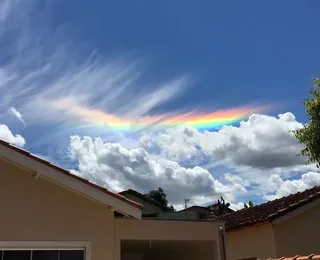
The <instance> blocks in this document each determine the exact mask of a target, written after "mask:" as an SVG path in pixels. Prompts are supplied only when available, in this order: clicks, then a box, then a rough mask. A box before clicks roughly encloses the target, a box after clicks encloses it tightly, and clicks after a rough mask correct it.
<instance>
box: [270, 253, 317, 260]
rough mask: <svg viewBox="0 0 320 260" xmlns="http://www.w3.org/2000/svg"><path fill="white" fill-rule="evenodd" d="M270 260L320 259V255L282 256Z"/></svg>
mask: <svg viewBox="0 0 320 260" xmlns="http://www.w3.org/2000/svg"><path fill="white" fill-rule="evenodd" d="M268 260H320V255H315V254H310V255H308V256H299V255H296V256H294V257H284V256H283V257H281V258H269V259H268Z"/></svg>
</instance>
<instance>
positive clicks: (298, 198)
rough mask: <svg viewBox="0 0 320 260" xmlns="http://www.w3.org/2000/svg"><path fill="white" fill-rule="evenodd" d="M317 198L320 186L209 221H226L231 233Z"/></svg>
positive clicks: (270, 218)
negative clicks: (233, 230)
mask: <svg viewBox="0 0 320 260" xmlns="http://www.w3.org/2000/svg"><path fill="white" fill-rule="evenodd" d="M317 198H320V186H316V187H314V188H311V189H308V190H305V191H303V192H298V193H295V194H291V195H289V196H287V197H283V198H280V199H276V200H272V201H268V202H266V203H263V204H260V205H257V206H254V207H252V208H247V209H242V210H238V211H235V212H233V213H229V214H226V215H224V216H222V217H216V216H211V217H209V219H216V220H217V219H220V220H224V221H225V222H226V230H227V231H229V230H232V229H237V228H241V227H245V226H251V225H255V224H258V223H262V222H264V221H267V220H269V221H272V220H274V219H276V218H278V217H281V216H283V215H285V214H287V213H288V212H290V211H292V210H294V209H297V208H299V207H301V206H303V205H305V204H307V203H309V202H312V201H314V200H315V199H317Z"/></svg>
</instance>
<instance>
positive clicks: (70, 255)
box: [0, 241, 91, 260]
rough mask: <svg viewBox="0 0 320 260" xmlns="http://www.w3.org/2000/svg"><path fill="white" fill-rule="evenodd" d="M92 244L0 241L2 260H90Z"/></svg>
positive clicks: (0, 256)
mask: <svg viewBox="0 0 320 260" xmlns="http://www.w3.org/2000/svg"><path fill="white" fill-rule="evenodd" d="M90 252H91V243H90V242H71V241H70V242H58V241H53V242H49V241H48V242H47V241H38V242H34V241H30V242H28V241H0V260H90Z"/></svg>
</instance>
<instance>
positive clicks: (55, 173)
mask: <svg viewBox="0 0 320 260" xmlns="http://www.w3.org/2000/svg"><path fill="white" fill-rule="evenodd" d="M1 158H2V159H6V161H9V162H10V163H14V164H16V165H18V166H20V167H22V168H25V169H31V170H33V171H34V172H35V173H36V174H38V175H39V176H42V175H43V176H44V177H46V178H48V179H51V180H53V181H55V182H56V183H58V184H61V185H63V186H66V185H64V184H67V185H68V184H69V186H70V187H68V188H71V189H72V190H74V191H77V192H79V193H80V194H82V195H86V196H87V197H90V194H92V196H93V195H95V197H94V198H91V199H94V200H98V201H100V202H103V203H105V204H107V203H106V202H107V201H108V202H110V203H108V204H107V205H109V206H111V207H112V208H114V210H116V211H119V212H121V213H124V214H128V215H132V213H133V212H134V214H133V215H134V217H137V218H140V217H141V208H142V207H143V206H142V205H141V204H139V203H137V202H135V201H132V200H129V199H127V198H126V197H124V196H122V195H120V194H117V193H114V192H111V191H109V190H107V189H106V188H103V187H101V186H99V185H96V184H94V183H92V182H90V181H89V180H87V179H84V178H81V177H79V176H77V175H75V174H72V173H71V172H70V171H68V170H66V169H63V168H61V167H59V166H57V165H54V164H52V163H50V162H49V161H47V160H44V159H42V158H40V157H38V156H36V155H33V154H31V153H30V152H28V151H26V150H24V149H22V148H19V147H17V146H14V145H12V144H10V143H8V142H6V141H4V140H1V139H0V159H1ZM26 159H27V160H26ZM28 159H31V161H30V160H28ZM39 163H40V165H39ZM41 166H42V167H41ZM43 166H44V168H43ZM61 174H62V175H61ZM60 177H64V179H63V181H64V183H59V180H60V181H62V178H60ZM66 177H67V178H68V179H67V178H66ZM59 178H60V179H59ZM70 178H71V180H72V181H73V183H72V182H70ZM75 183H78V184H81V185H75ZM81 188H82V189H83V190H82V189H81ZM88 188H90V189H91V191H92V190H94V191H99V192H102V194H101V193H97V192H95V193H94V192H91V193H90V190H88ZM85 191H88V192H87V193H88V194H89V195H88V194H84V193H85ZM101 196H104V197H101ZM119 203H120V204H119ZM121 203H122V204H121ZM123 203H125V205H128V206H130V207H131V208H130V207H126V206H125V205H124V204H123ZM110 204H111V205H110ZM132 208H134V209H136V210H134V209H133V211H132V210H130V209H132ZM126 211H127V212H126Z"/></svg>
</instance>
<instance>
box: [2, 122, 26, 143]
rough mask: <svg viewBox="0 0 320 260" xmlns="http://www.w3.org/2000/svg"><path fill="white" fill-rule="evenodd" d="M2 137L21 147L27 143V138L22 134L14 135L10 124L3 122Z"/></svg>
mask: <svg viewBox="0 0 320 260" xmlns="http://www.w3.org/2000/svg"><path fill="white" fill-rule="evenodd" d="M0 138H1V139H3V140H4V141H7V142H9V143H11V144H14V145H17V146H21V147H22V146H24V145H25V143H26V141H25V139H24V138H23V137H22V136H21V135H19V134H16V135H14V134H13V133H12V132H11V130H10V129H9V127H8V126H6V125H2V124H0Z"/></svg>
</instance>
